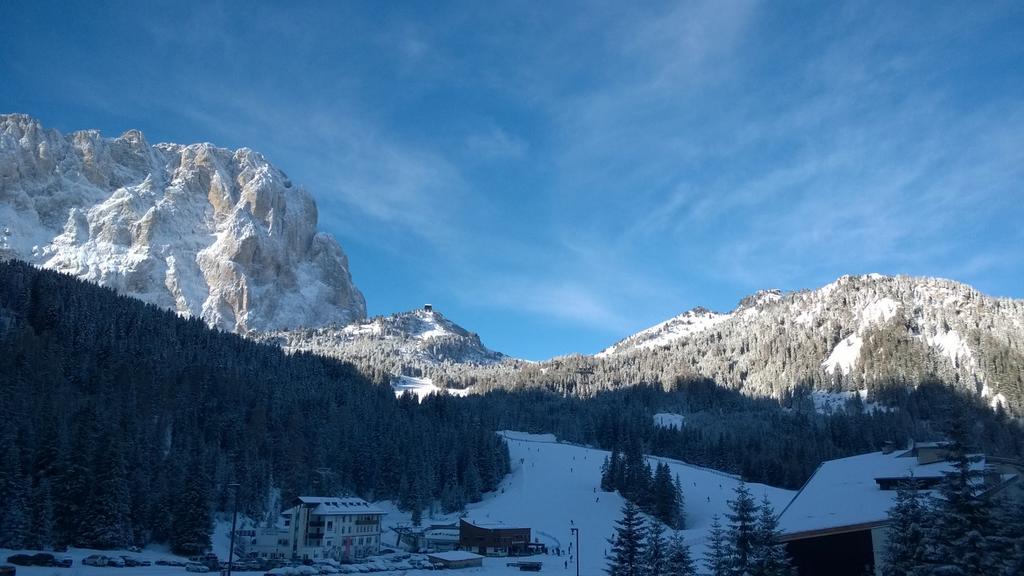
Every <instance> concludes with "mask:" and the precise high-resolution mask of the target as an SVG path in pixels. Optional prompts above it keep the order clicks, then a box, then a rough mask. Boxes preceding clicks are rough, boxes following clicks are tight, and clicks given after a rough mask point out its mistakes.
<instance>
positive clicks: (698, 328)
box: [596, 307, 732, 358]
mask: <svg viewBox="0 0 1024 576" xmlns="http://www.w3.org/2000/svg"><path fill="white" fill-rule="evenodd" d="M731 317H732V314H719V313H717V312H712V311H711V310H708V309H707V308H701V307H698V308H694V309H693V310H689V311H687V312H683V313H682V314H680V315H679V316H675V317H673V318H670V319H668V320H666V321H664V322H661V323H659V324H655V325H654V326H651V327H650V328H647V329H646V330H641V331H640V332H637V333H636V334H633V335H632V336H628V337H626V338H624V339H622V340H620V341H618V342H616V343H615V344H612V345H611V346H609V347H608V348H606V349H605V350H603V351H601V352H598V353H597V354H596V356H597V357H598V358H603V357H605V356H611V355H612V354H617V353H619V352H625V351H628V350H643V349H646V348H655V347H658V346H665V345H667V344H670V343H672V342H675V341H676V340H679V339H680V338H686V337H687V336H691V335H693V334H696V333H698V332H702V331H704V330H707V329H709V328H711V327H713V326H715V325H717V324H719V323H721V322H724V321H726V320H728V319H729V318H731Z"/></svg>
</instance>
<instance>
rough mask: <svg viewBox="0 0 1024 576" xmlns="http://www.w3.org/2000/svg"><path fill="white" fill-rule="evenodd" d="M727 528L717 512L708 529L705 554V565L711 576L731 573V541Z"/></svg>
mask: <svg viewBox="0 0 1024 576" xmlns="http://www.w3.org/2000/svg"><path fill="white" fill-rule="evenodd" d="M726 538H727V534H726V532H725V528H723V527H722V523H721V521H720V520H719V518H718V514H715V515H714V516H713V517H712V518H711V529H710V530H709V531H708V550H707V552H706V553H705V554H704V567H705V568H707V570H708V572H709V573H710V574H711V576H728V575H729V560H730V554H729V543H728V541H727V540H726Z"/></svg>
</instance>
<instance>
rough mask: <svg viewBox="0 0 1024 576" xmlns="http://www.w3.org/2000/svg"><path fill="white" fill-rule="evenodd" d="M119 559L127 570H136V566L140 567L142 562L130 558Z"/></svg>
mask: <svg viewBox="0 0 1024 576" xmlns="http://www.w3.org/2000/svg"><path fill="white" fill-rule="evenodd" d="M121 558H122V559H123V560H124V565H125V566H126V567H128V568H136V567H138V566H142V562H140V561H138V560H136V559H135V558H132V557H131V556H121Z"/></svg>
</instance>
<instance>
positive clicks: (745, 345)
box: [598, 274, 1024, 408]
mask: <svg viewBox="0 0 1024 576" xmlns="http://www.w3.org/2000/svg"><path fill="white" fill-rule="evenodd" d="M598 356H599V357H601V358H602V359H603V360H605V361H606V362H608V363H610V364H612V365H620V364H621V365H626V364H632V363H641V364H644V365H655V366H660V367H661V370H662V371H666V372H674V373H677V374H686V373H690V374H695V375H700V376H705V377H709V378H713V379H715V380H716V381H717V382H719V383H723V384H726V385H730V386H733V387H736V388H742V389H745V390H749V391H752V392H756V393H762V394H763V393H768V394H774V395H778V394H779V393H781V392H783V391H785V390H787V389H789V388H791V387H793V386H794V385H796V384H798V383H804V384H811V385H813V386H815V387H816V388H819V389H828V388H842V389H861V388H864V387H870V386H874V385H877V384H878V383H880V382H882V381H886V380H888V381H894V380H903V381H907V382H908V383H912V382H914V381H919V380H920V379H922V378H926V377H928V376H937V377H939V378H941V379H942V380H943V381H945V382H948V383H953V384H955V385H958V386H960V387H962V388H963V389H965V390H966V391H971V392H974V393H976V394H978V395H980V396H982V397H984V398H986V399H987V400H988V402H989V403H990V404H991V405H993V406H994V405H997V404H1002V405H1004V406H1005V405H1006V404H1007V402H1008V400H1007V399H1008V398H1013V399H1015V402H1014V404H1015V405H1016V406H1017V407H1018V408H1021V407H1024V301H1022V300H1010V299H1005V298H993V297H990V296H986V295H984V294H982V293H980V292H978V291H976V290H974V289H973V288H971V287H970V286H967V285H964V284H960V283H957V282H953V281H951V280H942V279H937V278H913V277H907V276H896V277H891V276H882V275H878V274H870V275H865V276H843V277H842V278H839V279H838V280H836V281H835V282H832V283H831V284H828V285H826V286H824V287H822V288H820V289H818V290H813V291H800V292H793V293H786V294H783V293H781V292H778V291H762V292H759V293H757V294H755V295H754V296H751V297H748V298H745V299H744V300H743V301H741V303H740V305H739V306H738V307H737V308H736V309H735V310H733V311H732V312H729V313H726V314H716V313H713V312H708V311H706V310H695V311H691V312H687V313H686V314H683V315H681V316H678V317H676V318H673V319H671V320H669V321H667V322H664V323H662V324H659V325H657V326H654V327H652V328H649V329H647V330H644V331H642V332H640V333H638V334H635V335H633V336H631V337H629V338H626V339H625V340H623V341H621V342H619V343H618V344H616V345H614V346H612V347H611V348H609V349H608V350H606V351H604V352H603V353H601V354H599V355H598ZM635 356H643V358H633V359H632V360H627V358H628V357H635ZM617 358H620V360H617ZM608 368H609V369H613V367H612V366H609V367H608Z"/></svg>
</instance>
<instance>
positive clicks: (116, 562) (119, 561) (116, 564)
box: [107, 556, 125, 568]
mask: <svg viewBox="0 0 1024 576" xmlns="http://www.w3.org/2000/svg"><path fill="white" fill-rule="evenodd" d="M107 566H110V567H112V568H124V567H125V562H124V558H120V557H117V556H107Z"/></svg>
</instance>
